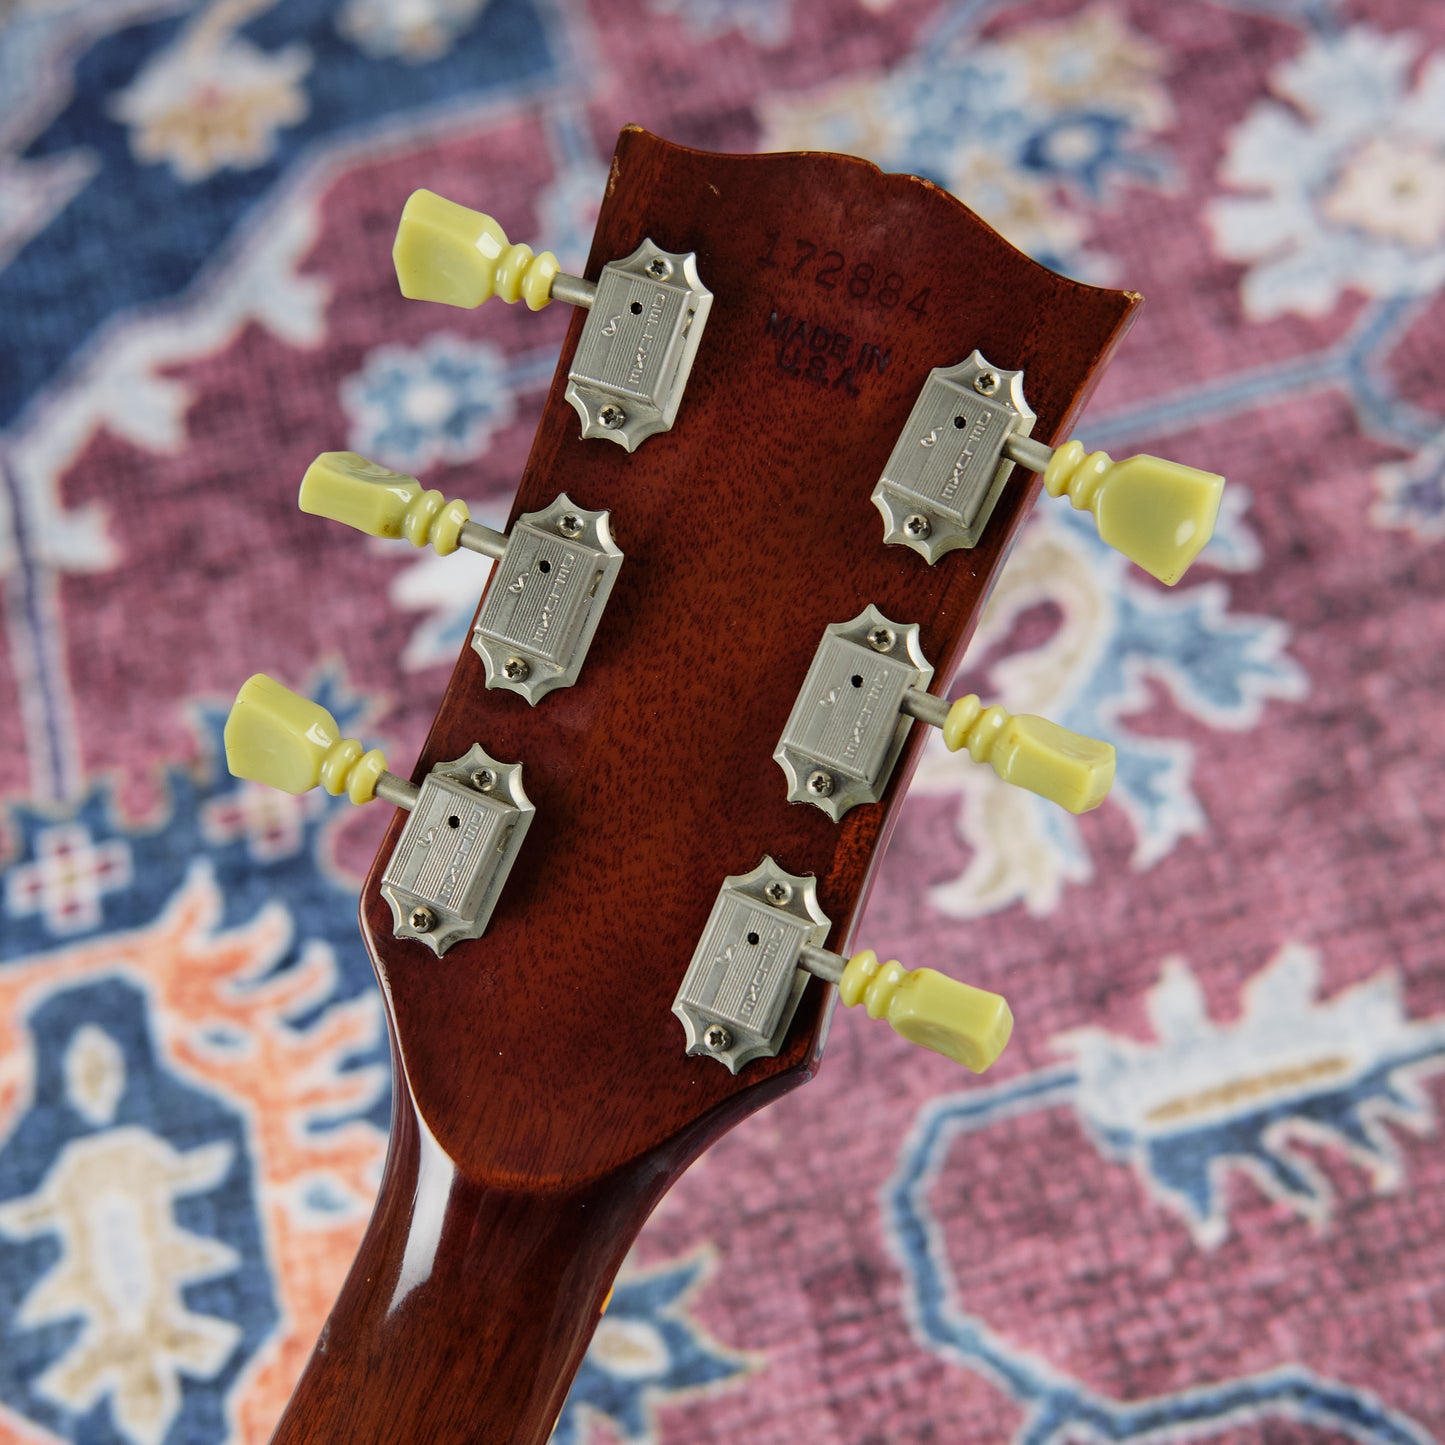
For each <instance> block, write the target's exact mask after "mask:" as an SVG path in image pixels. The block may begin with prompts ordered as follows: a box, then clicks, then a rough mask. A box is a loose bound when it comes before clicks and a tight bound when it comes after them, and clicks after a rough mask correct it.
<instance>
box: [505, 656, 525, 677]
mask: <svg viewBox="0 0 1445 1445" xmlns="http://www.w3.org/2000/svg"><path fill="white" fill-rule="evenodd" d="M531 675H532V669H531V668H530V667H528V666H527V664H526V663H525V662H524V661H523V660H522V659H521V658H520V657H509V658H508V659H507V660H506V661H505V662H504V663H503V664H502V676H503V677H505V678H506V679H507V681H508V682H526V680H527V679H528V678H529V677H530V676H531Z"/></svg>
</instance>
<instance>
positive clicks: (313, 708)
mask: <svg viewBox="0 0 1445 1445" xmlns="http://www.w3.org/2000/svg"><path fill="white" fill-rule="evenodd" d="M225 744H226V765H227V767H229V768H230V770H231V772H232V773H233V774H234V775H235V776H236V777H238V778H246V779H249V780H251V781H253V782H258V783H265V784H267V785H268V786H270V787H273V788H280V789H281V790H282V791H283V792H287V793H305V792H309V791H310V790H311V789H312V788H314V787H316V786H317V785H318V784H320V785H321V786H322V787H324V788H325V789H326V790H327V792H329V793H333V794H336V795H337V796H340V794H342V793H345V794H346V795H347V796H348V797H349V798H350V799H351V801H352V802H353V803H366V802H369V801H370V800H371V799H372V798H381V799H383V800H384V801H385V802H388V803H392V804H394V805H395V806H396V807H398V808H403V809H405V810H406V812H407V813H408V814H409V816H408V818H407V820H406V822H405V824H404V825H403V826H402V830H401V834H400V836H399V837H398V838H397V840H396V847H395V848H394V849H393V850H392V855H391V859H390V861H389V862H388V863H387V866H386V871H385V872H384V873H383V874H382V877H381V894H382V897H384V898H385V899H386V901H387V903H388V904H389V905H390V907H391V914H392V923H393V930H392V931H393V932H394V933H395V935H396V936H397V937H398V938H410V939H415V940H417V941H418V942H420V943H423V944H425V945H426V947H427V948H429V949H430V950H431V951H432V952H433V953H434V954H436V955H437V957H440V956H441V955H442V954H443V953H445V952H446V951H447V949H448V948H450V947H451V945H452V944H453V943H455V942H456V941H457V940H458V939H461V938H478V937H480V936H481V934H482V933H483V931H484V930H485V929H486V926H487V924H488V922H489V921H490V920H491V917H492V912H493V910H494V909H495V908H496V905H497V900H498V898H499V897H500V895H501V891H502V888H503V886H504V885H505V883H506V881H507V875H508V874H509V873H510V872H511V870H512V864H513V863H514V862H515V861H516V858H517V853H518V852H519V850H520V849H521V846H522V840H523V839H524V838H525V837H526V835H527V829H528V828H529V827H530V826H531V822H532V816H533V814H534V813H535V812H536V809H535V808H534V807H533V806H532V803H531V801H530V800H529V799H528V797H527V794H526V791H525V790H524V789H523V787H522V765H521V763H503V762H498V761H497V759H496V758H494V757H492V756H491V754H490V753H488V752H487V751H486V750H485V749H484V748H483V747H482V746H481V745H480V744H475V743H474V744H473V745H472V746H471V747H470V748H469V749H468V750H467V751H466V752H465V753H464V754H463V755H462V756H461V757H459V758H456V759H454V760H452V761H451V762H443V763H437V764H436V765H435V766H434V767H433V768H432V770H431V771H430V772H429V773H428V774H427V775H426V777H424V778H423V779H422V781H421V782H420V784H417V783H413V782H411V781H410V780H409V779H407V778H400V777H397V775H396V774H395V773H390V772H388V771H387V770H386V759H385V758H384V757H383V756H382V754H381V751H380V749H378V748H372V749H371V750H370V751H369V752H368V751H366V750H365V749H363V748H362V745H361V744H360V743H359V742H357V741H356V739H355V738H343V737H342V736H341V729H340V728H339V727H338V726H337V724H336V719H335V718H334V717H332V716H331V714H330V713H329V712H327V710H326V709H325V708H324V707H322V706H321V705H320V704H319V703H315V702H312V701H310V700H309V699H308V698H304V697H301V696H300V695H299V694H297V693H294V692H292V691H291V689H290V688H289V687H284V686H282V684H281V683H279V682H277V681H276V680H275V679H274V678H272V677H267V676H266V674H265V673H264V672H258V673H257V674H256V675H255V676H254V677H251V678H248V679H247V681H246V682H245V683H244V684H243V685H242V687H241V690H240V692H239V693H237V695H236V701H235V704H234V705H233V706H232V708H231V713H230V716H229V717H228V718H227V719H226V730H225Z"/></svg>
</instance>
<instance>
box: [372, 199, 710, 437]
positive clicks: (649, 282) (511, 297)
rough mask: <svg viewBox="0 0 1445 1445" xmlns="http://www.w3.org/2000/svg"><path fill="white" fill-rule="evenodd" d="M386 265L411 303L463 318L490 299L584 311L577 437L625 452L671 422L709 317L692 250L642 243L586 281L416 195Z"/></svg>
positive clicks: (449, 205) (576, 376)
mask: <svg viewBox="0 0 1445 1445" xmlns="http://www.w3.org/2000/svg"><path fill="white" fill-rule="evenodd" d="M392 258H393V260H394V261H395V263H396V278H397V281H398V283H399V284H400V286H401V293H402V295H403V296H407V297H410V298H412V299H414V300H422V301H437V302H440V303H441V304H442V305H445V306H461V307H465V308H469V309H470V308H474V307H477V306H480V305H481V304H482V303H483V302H484V301H486V300H488V299H489V298H490V297H492V296H500V297H501V298H502V300H503V301H508V302H512V301H518V300H521V301H525V302H526V303H527V305H528V306H529V307H530V308H531V309H532V310H533V311H539V310H541V308H542V307H543V306H546V305H547V304H548V302H550V301H552V300H557V301H568V302H571V303H572V305H574V306H580V307H582V308H583V309H584V310H586V311H587V312H588V313H589V314H588V317H587V320H586V322H585V324H584V325H583V327H582V335H581V337H580V339H579V340H578V342H577V351H576V353H575V355H574V356H573V359H572V366H571V369H570V371H569V372H568V377H567V391H566V397H567V400H568V402H569V403H570V404H571V405H572V407H573V408H574V409H575V410H576V412H577V414H578V416H579V417H580V418H581V420H582V435H583V436H584V437H604V438H606V439H607V440H609V441H614V442H616V443H617V444H618V445H619V446H621V447H623V448H625V449H626V450H627V451H629V452H630V451H635V450H636V449H637V447H638V446H639V445H641V443H642V442H644V441H646V439H647V438H648V437H650V436H654V435H655V434H656V433H658V432H664V431H669V430H671V428H672V425H673V423H674V422H675V421H676V420H677V412H678V407H679V406H680V405H681V402H682V395H683V392H684V390H685V389H686V387H687V378H688V376H689V374H690V373H691V371H692V364H693V360H694V358H695V357H696V356H697V348H698V345H699V343H700V342H701V340H702V333H703V328H704V326H705V325H706V324H707V317H708V312H709V310H710V309H711V307H712V292H711V291H709V290H708V288H707V287H706V286H704V285H703V283H702V278H701V276H699V274H698V269H697V257H696V255H695V254H693V253H692V252H690V251H689V252H679V251H666V250H663V249H662V247H660V246H658V245H657V244H655V243H654V242H653V241H651V240H650V239H644V240H643V241H642V242H641V243H640V244H639V245H638V247H637V249H636V250H635V251H633V252H632V254H631V255H629V256H625V257H622V258H621V259H619V260H615V261H609V262H608V263H607V264H606V265H605V266H604V267H603V268H602V272H601V275H600V276H599V277H598V279H597V280H596V282H592V281H588V280H585V279H584V278H583V277H581V276H569V275H568V274H567V273H566V272H565V271H563V270H561V269H560V268H559V267H558V264H557V258H556V256H554V255H553V254H552V252H550V251H543V252H541V253H540V254H534V253H533V251H532V248H531V247H530V246H525V245H513V244H512V243H511V242H509V241H508V240H507V235H506V232H505V231H503V230H502V228H501V226H500V225H498V224H497V222H496V221H495V220H493V218H492V217H491V216H488V215H486V214H485V213H484V212H482V211H474V210H472V209H471V208H470V207H468V206H462V205H458V204H457V203H456V202H455V201H449V200H447V199H445V198H444V197H442V196H439V195H437V194H436V193H435V192H433V191H427V190H420V191H416V192H414V193H413V194H412V196H411V198H410V200H408V201H407V203H406V205H405V207H404V208H403V210H402V213H401V222H400V224H399V225H398V226H397V231H396V243H395V245H394V246H393V247H392Z"/></svg>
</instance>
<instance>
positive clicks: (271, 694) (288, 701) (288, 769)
mask: <svg viewBox="0 0 1445 1445" xmlns="http://www.w3.org/2000/svg"><path fill="white" fill-rule="evenodd" d="M223 737H224V741H225V747H226V766H227V767H228V768H229V769H230V770H231V773H232V775H233V776H234V777H237V778H245V779H247V780H249V781H251V782H256V783H265V784H266V786H267V787H271V788H278V789H280V790H281V791H282V792H283V793H309V792H310V791H311V789H312V788H314V787H316V786H318V785H320V786H321V787H323V788H325V789H326V791H327V792H328V793H331V794H332V795H333V796H335V797H340V796H341V794H342V793H345V794H346V796H347V797H348V798H350V799H351V801H352V802H353V803H369V802H370V801H371V800H372V799H373V798H381V799H383V800H384V801H386V802H389V803H392V804H394V805H395V806H396V807H398V808H407V809H411V808H413V807H415V805H416V799H417V791H418V789H417V786H416V784H415V783H413V782H410V781H409V780H408V779H406V778H399V777H397V775H396V774H395V773H390V772H387V770H386V758H385V756H384V755H383V754H382V751H381V749H380V748H372V749H370V750H369V751H368V750H367V749H366V748H364V747H363V746H362V745H361V743H359V742H358V741H357V740H356V739H355V738H343V737H342V736H341V729H340V728H339V727H338V726H337V723H336V719H335V718H334V717H332V716H331V714H330V713H329V712H327V711H326V709H325V708H324V707H322V706H321V704H320V703H316V702H312V701H311V700H310V699H309V698H304V697H302V696H300V695H299V694H298V693H294V692H292V691H291V689H290V688H289V687H285V686H283V684H281V683H279V682H277V681H276V679H275V678H273V677H268V676H267V675H266V674H265V673H264V672H258V673H256V674H255V675H254V676H253V677H249V678H247V680H246V681H245V682H244V683H243V684H242V685H241V690H240V692H238V693H237V694H236V701H235V702H234V703H233V704H232V706H231V712H230V715H229V716H228V717H227V719H226V728H225V733H224V735H223Z"/></svg>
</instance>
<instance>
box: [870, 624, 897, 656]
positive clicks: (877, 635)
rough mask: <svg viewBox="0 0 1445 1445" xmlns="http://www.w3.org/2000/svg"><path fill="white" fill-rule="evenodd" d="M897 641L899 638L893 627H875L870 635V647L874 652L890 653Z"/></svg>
mask: <svg viewBox="0 0 1445 1445" xmlns="http://www.w3.org/2000/svg"><path fill="white" fill-rule="evenodd" d="M897 641H898V638H897V636H896V634H895V633H894V631H893V629H892V628H891V627H875V628H874V629H873V630H872V631H871V632H870V633H869V634H868V646H869V647H871V648H872V649H873V651H874V652H890V651H892V648H893V644H894V643H895V642H897Z"/></svg>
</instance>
